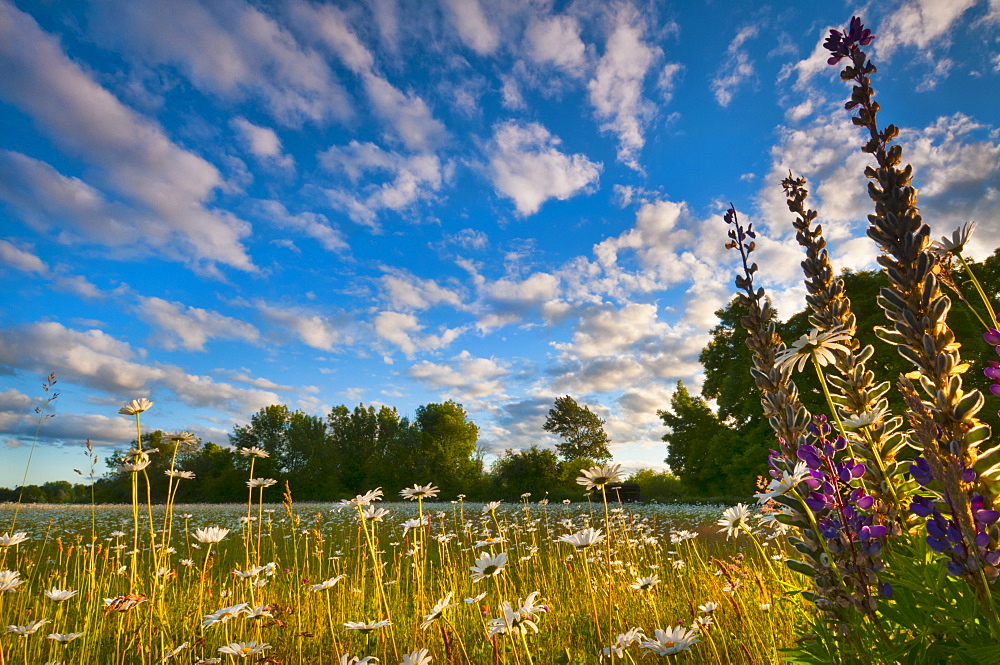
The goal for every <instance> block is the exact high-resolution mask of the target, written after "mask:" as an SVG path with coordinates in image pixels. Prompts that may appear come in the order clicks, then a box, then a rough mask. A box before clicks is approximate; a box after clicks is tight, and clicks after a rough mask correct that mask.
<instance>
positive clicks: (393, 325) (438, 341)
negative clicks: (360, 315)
mask: <svg viewBox="0 0 1000 665" xmlns="http://www.w3.org/2000/svg"><path fill="white" fill-rule="evenodd" d="M372 325H373V327H374V329H375V334H376V335H377V336H378V337H379V338H380V339H382V340H385V341H386V342H389V343H390V344H392V345H393V346H395V347H397V348H398V349H399V350H400V351H402V352H403V355H405V356H406V357H407V358H412V357H413V355H414V354H415V353H416V352H417V351H433V350H435V349H440V348H443V347H446V346H448V345H449V344H451V343H452V342H453V341H455V339H457V338H458V336H459V335H461V334H462V332H464V329H463V328H461V327H458V328H442V329H441V332H440V334H432V333H427V334H425V333H424V332H423V330H424V325H423V324H422V323H420V320H419V319H417V317H416V316H415V315H413V314H407V313H403V312H388V311H384V312H379V313H378V314H377V315H376V316H375V319H374V320H373V322H372Z"/></svg>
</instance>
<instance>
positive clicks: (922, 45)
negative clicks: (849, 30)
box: [875, 0, 977, 60]
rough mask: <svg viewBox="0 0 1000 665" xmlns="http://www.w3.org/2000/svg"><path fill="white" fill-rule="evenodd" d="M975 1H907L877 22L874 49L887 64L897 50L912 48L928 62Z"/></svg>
mask: <svg viewBox="0 0 1000 665" xmlns="http://www.w3.org/2000/svg"><path fill="white" fill-rule="evenodd" d="M976 2H977V0H949V2H935V1H934V0H910V1H909V2H904V3H902V4H901V5H900V6H899V7H898V8H897V9H896V10H895V11H893V12H892V13H891V14H889V15H888V16H887V17H886V18H885V19H884V20H883V21H881V22H880V24H879V27H878V30H877V33H878V39H877V40H876V42H875V47H876V48H877V49H878V54H879V56H880V57H881V58H884V59H886V60H889V59H890V58H891V57H892V56H893V54H894V53H895V52H896V51H897V50H898V49H900V48H903V47H906V46H915V47H917V49H918V52H919V53H921V54H922V55H924V56H925V57H927V58H928V59H930V58H934V57H936V56H937V55H938V50H939V49H941V48H944V47H947V46H948V45H949V44H950V43H951V40H950V33H951V29H952V26H953V25H954V24H955V22H956V21H957V20H958V19H959V18H960V17H961V16H962V14H964V13H965V12H966V11H967V10H968V9H970V8H971V7H973V6H975V4H976Z"/></svg>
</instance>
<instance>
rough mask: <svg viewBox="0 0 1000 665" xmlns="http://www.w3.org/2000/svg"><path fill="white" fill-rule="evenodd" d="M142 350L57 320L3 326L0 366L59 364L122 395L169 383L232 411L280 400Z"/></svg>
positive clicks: (73, 376) (62, 370) (75, 380)
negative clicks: (147, 356) (150, 357)
mask: <svg viewBox="0 0 1000 665" xmlns="http://www.w3.org/2000/svg"><path fill="white" fill-rule="evenodd" d="M143 355H144V352H142V351H140V350H136V349H133V348H132V347H131V345H129V344H128V343H127V342H123V341H121V340H119V339H117V338H115V337H112V336H111V335H108V334H107V333H105V332H103V331H101V330H97V329H92V330H85V331H78V330H73V329H70V328H67V327H65V326H63V325H62V324H61V323H57V322H55V321H47V322H41V323H31V324H26V325H23V326H16V327H12V328H5V329H2V330H0V368H5V369H6V370H7V371H13V370H23V371H28V372H46V371H49V369H50V368H52V367H58V368H59V380H60V382H62V383H66V384H78V385H81V386H84V387H87V388H91V389H95V390H100V391H102V392H104V393H107V394H109V395H113V396H115V397H118V398H119V399H122V400H124V399H131V398H133V397H135V396H142V395H151V394H154V393H155V392H156V389H157V388H159V389H163V388H165V389H167V390H169V391H171V392H172V393H173V394H174V395H175V396H176V397H177V398H178V399H179V400H180V401H181V402H183V403H185V404H188V405H190V406H194V407H209V408H217V409H222V410H224V411H227V412H230V413H247V412H253V411H257V410H258V409H260V408H261V407H264V406H267V405H269V404H277V403H279V401H280V400H279V399H278V396H277V395H276V394H274V393H272V392H270V391H263V390H247V389H243V388H237V387H235V386H232V385H231V384H228V383H223V382H217V381H213V380H212V379H211V378H209V377H207V376H199V375H196V374H188V373H187V372H185V371H184V370H183V369H181V368H180V367H177V366H176V365H168V364H162V363H153V364H146V363H144V362H141V359H142V357H143ZM155 399H156V397H155V396H154V401H155Z"/></svg>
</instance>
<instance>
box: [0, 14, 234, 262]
mask: <svg viewBox="0 0 1000 665" xmlns="http://www.w3.org/2000/svg"><path fill="white" fill-rule="evenodd" d="M0 97H2V98H4V99H6V100H7V101H8V102H10V103H11V104H13V105H14V106H16V107H18V108H20V109H21V110H23V111H24V112H26V113H28V114H29V115H30V116H31V117H32V118H33V119H34V120H35V122H36V123H37V124H38V126H39V127H40V128H41V129H42V130H43V131H44V132H45V133H46V134H48V135H49V137H50V138H52V139H53V141H54V142H55V143H56V144H57V145H59V146H60V147H62V148H64V149H66V150H68V151H69V152H71V153H73V154H74V155H76V156H79V157H81V158H82V159H84V160H85V161H86V162H87V163H88V164H89V165H90V166H91V167H92V168H93V171H94V176H95V177H96V178H98V179H99V180H100V181H102V182H103V183H104V184H105V185H107V186H108V187H110V188H111V189H112V190H114V191H115V192H117V193H118V194H120V195H121V196H123V197H125V198H126V199H128V200H130V201H132V202H133V203H135V204H137V205H139V206H142V207H143V208H145V209H146V210H147V211H148V213H149V217H153V218H155V219H154V220H150V222H151V223H148V224H147V226H150V227H152V228H151V229H150V230H151V231H160V235H161V236H163V235H169V236H170V239H171V240H175V241H180V242H182V243H183V245H184V247H185V248H186V249H188V250H189V251H192V252H194V253H195V255H196V257H197V258H200V259H206V260H209V261H217V262H220V263H224V264H227V265H230V266H233V267H236V268H240V269H243V270H252V269H253V265H252V263H251V261H250V258H249V256H247V254H246V251H245V249H244V247H243V245H242V244H241V242H240V241H241V238H243V237H244V236H246V235H247V234H248V233H249V227H248V225H247V224H246V223H245V222H242V221H241V220H239V219H236V218H235V217H234V216H232V215H231V214H229V213H225V212H221V211H213V210H209V209H208V208H206V207H205V204H206V203H207V201H208V200H209V199H210V198H211V196H212V195H213V192H214V191H215V190H216V189H217V188H219V187H220V186H221V185H222V179H221V177H220V175H219V172H218V170H217V169H216V168H215V167H214V166H213V165H211V164H210V163H208V162H207V161H205V160H204V159H202V158H201V157H199V156H198V155H195V154H194V153H192V152H189V151H187V150H184V149H182V148H180V147H179V146H177V145H176V144H174V143H173V142H171V141H170V139H169V138H168V137H167V136H166V135H165V134H164V132H163V130H162V129H161V128H160V127H159V126H158V125H156V124H155V123H153V122H151V121H149V120H147V119H145V118H143V117H140V116H139V115H137V114H136V113H135V112H133V111H132V110H131V109H129V108H127V107H125V106H124V105H123V104H122V103H121V102H119V101H118V99H116V98H115V97H114V96H113V95H111V94H110V93H109V92H108V91H107V90H105V89H104V88H102V87H101V86H99V85H98V84H97V83H95V82H94V81H93V79H91V77H90V76H89V75H88V74H87V73H85V72H84V71H83V70H82V69H81V68H80V66H79V65H77V64H76V63H75V62H73V61H71V60H70V59H69V58H67V57H66V55H65V54H64V53H63V52H62V50H61V48H60V46H59V43H58V41H57V40H56V39H55V38H54V37H52V36H51V35H49V34H47V33H45V32H43V31H42V30H41V29H40V28H39V26H38V24H37V23H36V22H35V21H34V19H33V18H31V17H30V16H28V15H27V14H24V13H22V12H20V11H18V10H17V9H16V8H14V7H13V6H12V5H9V4H3V5H0ZM3 161H4V162H6V163H7V164H8V165H10V164H12V163H17V162H20V163H22V164H29V165H30V166H31V167H32V169H31V170H32V173H31V174H30V176H25V179H28V180H29V181H28V182H26V183H25V184H26V185H35V187H33V188H32V189H30V190H28V193H26V194H24V195H23V198H22V199H21V201H20V202H21V203H22V204H24V203H27V204H29V205H34V206H35V207H36V209H38V207H39V206H40V203H39V199H43V197H44V193H43V191H44V190H43V189H41V188H42V187H43V186H49V187H51V188H57V189H58V188H60V187H62V188H66V187H73V186H75V188H76V189H84V190H86V189H88V188H85V187H80V185H81V184H82V183H80V182H79V181H75V179H67V178H65V177H63V176H61V175H59V174H57V173H56V172H55V170H54V169H52V168H51V167H49V166H48V165H47V164H42V163H40V162H37V161H33V160H31V159H30V158H28V157H25V156H23V155H18V154H17V153H11V152H6V153H5V156H4V159H3ZM8 168H9V167H8ZM89 194H90V195H89V196H86V197H85V198H84V199H83V201H82V205H83V206H84V207H85V211H86V210H93V208H94V206H101V202H99V201H96V200H95V198H94V193H93V192H92V191H91V192H89ZM8 196H9V195H7V196H5V198H7V197H8ZM62 203H63V205H64V206H65V207H66V209H67V211H68V212H73V211H75V206H73V205H72V203H70V202H69V201H67V200H64V201H62ZM67 204H68V205H67ZM38 214H39V215H40V216H41V215H42V214H43V213H42V211H41V210H39V211H38ZM140 219H142V218H140ZM80 225H82V224H80ZM129 235H132V236H134V232H133V233H132V234H129ZM151 240H154V241H155V240H156V239H155V238H151ZM165 244H166V242H164V245H165Z"/></svg>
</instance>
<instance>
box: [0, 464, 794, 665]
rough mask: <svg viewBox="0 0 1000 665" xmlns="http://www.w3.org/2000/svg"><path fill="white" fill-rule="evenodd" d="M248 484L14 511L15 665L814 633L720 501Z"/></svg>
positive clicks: (438, 655)
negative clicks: (160, 501)
mask: <svg viewBox="0 0 1000 665" xmlns="http://www.w3.org/2000/svg"><path fill="white" fill-rule="evenodd" d="M604 471H606V469H605V470H604ZM602 472H603V471H601V470H600V467H597V468H596V469H595V473H598V474H599V473H602ZM136 475H139V474H136ZM600 480H601V479H600V478H599V477H598V482H599V481H600ZM248 485H251V487H250V490H249V495H248V499H249V500H248V503H246V504H242V505H240V504H230V505H178V506H147V505H143V504H142V503H141V502H137V503H136V504H135V505H134V506H97V507H94V508H92V507H90V506H69V507H67V506H45V505H27V506H21V507H17V506H15V505H8V506H2V507H0V520H3V523H4V524H5V525H8V526H12V527H13V528H12V529H11V530H9V531H7V533H5V534H4V535H3V536H2V537H0V557H2V562H0V590H2V591H3V593H0V603H2V606H0V612H2V619H0V621H3V622H4V623H6V624H8V625H7V626H6V628H5V629H4V634H3V635H2V637H0V649H2V652H0V653H2V655H0V662H2V663H21V662H23V663H160V662H177V663H219V662H236V661H240V662H267V663H344V664H348V665H349V664H352V663H372V662H379V663H392V664H396V663H405V664H407V665H412V664H415V663H419V664H422V665H423V664H426V663H471V664H479V663H525V664H528V663H530V664H536V663H537V664H541V663H595V662H600V661H602V660H603V661H618V660H624V661H625V662H646V661H649V662H652V661H659V660H661V659H666V660H671V659H674V658H679V659H682V660H685V661H687V662H732V663H754V662H755V663H766V662H775V661H777V660H779V654H778V650H779V649H780V648H782V647H784V646H788V642H789V641H790V640H791V639H792V638H791V637H790V636H792V635H794V634H795V633H796V629H797V627H798V626H799V625H800V624H801V623H802V622H804V621H806V620H807V619H806V613H805V608H804V605H805V603H804V602H803V601H802V600H801V599H800V598H799V597H798V596H797V595H794V594H786V593H776V592H775V590H776V589H782V588H787V589H789V590H794V589H795V588H796V584H797V582H796V581H795V579H794V578H795V577H796V575H795V574H794V573H792V572H790V571H788V570H787V569H786V568H785V567H784V566H783V565H781V564H780V563H776V561H779V560H783V559H784V558H785V556H784V553H783V551H782V550H783V548H784V537H783V536H781V535H780V527H778V525H777V523H776V522H773V521H770V520H768V519H767V516H766V515H760V516H749V515H748V514H746V513H744V512H742V511H741V510H738V509H737V510H729V511H727V513H726V518H725V519H723V520H722V521H723V522H724V527H725V526H728V527H729V528H728V529H727V528H721V529H720V527H719V526H718V524H717V522H719V520H720V514H721V512H722V511H721V509H720V508H719V507H716V506H703V505H676V506H657V505H637V504H625V505H616V504H610V505H609V504H605V503H604V501H603V496H602V493H601V491H600V486H592V489H594V490H595V491H593V492H592V493H591V496H590V498H589V500H586V501H581V502H576V503H569V504H566V503H552V504H549V503H547V502H546V501H544V499H543V500H541V501H532V497H529V496H525V497H524V498H523V501H522V502H521V503H520V504H509V503H508V504H502V503H498V502H497V503H486V504H482V503H466V502H464V501H463V500H462V499H461V498H457V499H454V500H447V499H446V498H435V496H434V495H435V494H436V492H435V488H433V487H432V486H430V485H426V486H420V485H416V486H414V487H413V488H410V489H409V490H405V491H404V493H405V494H406V495H407V498H410V499H412V501H408V502H393V503H390V502H384V503H383V502H382V501H381V497H380V496H379V495H380V494H381V492H379V491H377V490H373V491H372V492H369V493H368V494H366V495H363V496H359V497H356V498H355V499H353V500H349V501H344V502H342V503H340V504H336V505H330V504H295V503H293V502H292V501H291V500H290V497H289V496H288V495H287V494H286V495H285V501H284V503H282V504H272V503H269V504H265V503H262V502H261V499H262V498H263V497H264V495H265V494H267V493H271V492H273V493H274V496H272V497H266V498H268V499H270V500H278V499H280V498H281V496H280V495H281V493H282V492H281V490H280V488H278V487H274V488H271V489H268V488H269V487H270V486H269V484H268V483H267V482H266V479H258V482H253V479H251V481H250V482H248ZM385 498H387V499H392V498H393V497H385ZM397 500H398V497H397ZM15 520H16V521H15ZM720 530H721V531H726V532H727V533H729V534H731V535H732V536H733V537H734V538H735V539H728V540H727V536H726V535H723V534H721V533H720ZM699 534H701V535H699ZM772 559H773V560H772Z"/></svg>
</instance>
